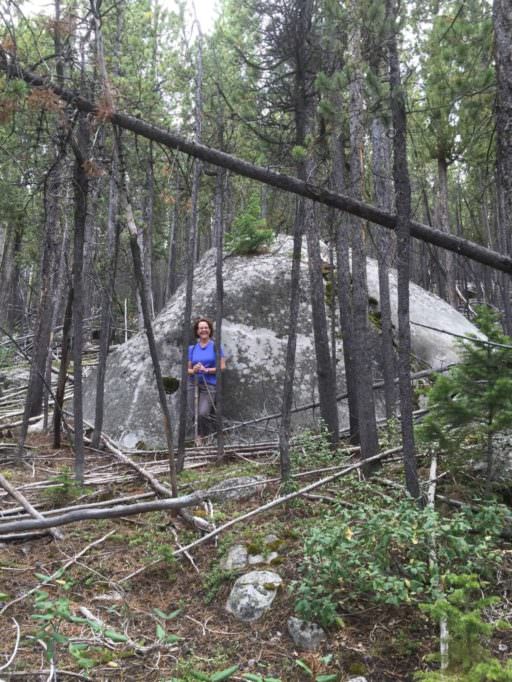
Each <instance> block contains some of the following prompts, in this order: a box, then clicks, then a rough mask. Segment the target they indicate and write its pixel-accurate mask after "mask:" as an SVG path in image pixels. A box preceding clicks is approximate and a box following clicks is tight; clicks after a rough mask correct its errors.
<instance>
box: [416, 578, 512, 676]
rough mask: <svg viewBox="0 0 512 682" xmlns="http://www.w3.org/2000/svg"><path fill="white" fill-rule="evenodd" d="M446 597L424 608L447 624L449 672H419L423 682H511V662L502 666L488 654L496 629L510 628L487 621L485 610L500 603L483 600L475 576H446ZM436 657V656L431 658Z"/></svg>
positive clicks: (494, 600)
mask: <svg viewBox="0 0 512 682" xmlns="http://www.w3.org/2000/svg"><path fill="white" fill-rule="evenodd" d="M445 583H446V588H447V594H446V596H442V597H440V598H439V599H437V600H436V601H435V602H434V603H433V604H421V609H422V610H423V611H424V612H425V613H427V614H428V615H429V616H430V617H432V618H433V619H434V620H436V621H438V620H441V619H445V621H446V622H447V624H448V632H449V639H448V652H449V665H448V668H447V670H443V671H434V672H418V673H416V675H415V679H416V680H421V682H442V681H445V682H455V681H459V680H460V681H461V682H462V681H464V682H491V681H498V682H511V681H512V661H508V662H507V663H501V661H499V660H498V659H496V658H493V657H492V656H490V655H489V649H488V643H489V638H490V637H491V635H492V633H493V632H494V631H496V630H500V629H505V628H510V625H509V624H508V623H505V622H503V621H497V622H495V623H491V622H488V621H485V620H484V613H485V609H486V608H487V607H488V606H490V605H491V604H493V603H496V602H497V601H499V599H498V598H496V597H481V590H482V585H481V583H480V581H479V580H478V578H477V577H476V576H475V575H469V574H462V575H453V574H448V575H447V576H446V581H445ZM431 658H434V657H431Z"/></svg>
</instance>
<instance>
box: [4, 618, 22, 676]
mask: <svg viewBox="0 0 512 682" xmlns="http://www.w3.org/2000/svg"><path fill="white" fill-rule="evenodd" d="M12 622H13V623H14V626H15V628H16V642H15V643H14V649H13V652H12V654H11V655H10V657H9V660H8V661H7V662H6V663H4V664H3V666H2V667H0V672H1V671H2V670H5V669H6V668H8V667H9V666H10V665H11V663H12V662H13V661H14V659H15V658H16V654H17V653H18V647H19V645H20V638H21V630H20V626H19V625H18V621H17V620H16V618H13V619H12Z"/></svg>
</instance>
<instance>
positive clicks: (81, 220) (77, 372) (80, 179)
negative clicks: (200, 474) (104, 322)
mask: <svg viewBox="0 0 512 682" xmlns="http://www.w3.org/2000/svg"><path fill="white" fill-rule="evenodd" d="M83 118H84V117H83V115H81V116H80V119H81V120H79V122H78V131H79V141H78V144H76V145H74V152H75V169H74V178H73V182H74V190H75V197H74V201H75V225H74V238H73V384H74V385H73V389H74V390H73V421H74V432H75V441H74V446H75V477H76V480H77V481H78V482H79V483H80V485H83V482H84V465H85V454H84V425H83V395H82V347H83V315H84V302H83V298H84V297H83V293H84V286H83V284H84V282H83V262H84V261H83V258H84V237H85V223H86V220H87V200H88V192H89V178H88V177H87V174H86V172H85V170H84V161H85V160H86V158H87V156H88V155H87V152H88V148H89V139H88V131H87V130H86V126H87V123H86V122H85V121H84V120H83Z"/></svg>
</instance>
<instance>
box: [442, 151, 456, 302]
mask: <svg viewBox="0 0 512 682" xmlns="http://www.w3.org/2000/svg"><path fill="white" fill-rule="evenodd" d="M437 183H438V187H437V224H438V225H439V227H440V228H441V229H442V230H445V232H448V233H449V232H451V230H450V216H449V213H448V164H447V162H446V159H444V158H439V159H437ZM439 260H440V263H441V265H442V271H444V272H441V276H443V275H444V278H445V287H444V289H445V298H446V300H447V301H448V303H449V304H450V305H452V306H453V307H456V306H457V292H456V280H455V256H454V254H452V253H450V252H444V253H440V254H439Z"/></svg>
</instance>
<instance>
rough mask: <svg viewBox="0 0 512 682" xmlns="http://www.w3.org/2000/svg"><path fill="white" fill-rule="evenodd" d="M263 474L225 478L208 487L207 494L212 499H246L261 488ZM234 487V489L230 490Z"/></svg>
mask: <svg viewBox="0 0 512 682" xmlns="http://www.w3.org/2000/svg"><path fill="white" fill-rule="evenodd" d="M264 483H265V476H238V477H236V478H227V479H226V480H224V481H221V482H220V483H217V484H216V485H213V486H212V487H211V488H209V489H208V496H209V497H210V498H211V499H212V500H217V501H218V502H225V501H226V500H247V499H249V498H250V497H252V496H253V495H256V493H259V492H261V491H262V490H263V487H264ZM230 488H234V490H230Z"/></svg>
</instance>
